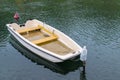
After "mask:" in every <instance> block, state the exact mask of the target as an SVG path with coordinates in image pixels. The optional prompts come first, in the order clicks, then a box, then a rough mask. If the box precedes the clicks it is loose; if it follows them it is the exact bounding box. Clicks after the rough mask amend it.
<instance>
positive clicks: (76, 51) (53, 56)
mask: <svg viewBox="0 0 120 80" xmlns="http://www.w3.org/2000/svg"><path fill="white" fill-rule="evenodd" d="M32 21H33V22H35V23H37V26H38V25H42V26H44V28H45V29H44V31H47V32H48V33H50V35H53V34H56V35H57V37H58V40H59V41H60V42H62V43H63V44H65V46H67V47H68V48H69V49H70V50H72V51H70V50H68V48H67V50H68V51H69V52H66V51H65V54H64V55H63V54H62V55H61V54H59V53H58V52H54V51H50V50H49V49H47V48H45V47H42V46H39V45H37V44H36V43H34V42H31V41H30V40H28V39H27V38H25V37H24V36H23V35H21V32H20V31H18V30H16V28H15V27H16V26H11V24H7V25H6V26H7V28H8V31H9V32H10V34H11V35H12V36H13V37H15V39H16V40H17V41H18V42H19V43H20V44H21V45H23V46H24V47H26V48H27V49H28V50H30V51H31V52H33V53H35V54H36V55H38V56H40V57H42V58H44V59H46V60H49V61H51V62H55V63H58V62H63V61H65V60H70V59H74V58H75V57H77V56H79V55H80V53H81V51H82V48H81V47H80V46H79V45H78V44H77V43H76V42H74V41H73V40H72V39H71V38H69V37H68V36H67V35H65V34H64V33H62V32H61V31H59V30H57V29H55V28H53V27H51V26H49V25H47V24H44V23H42V22H41V21H38V20H32ZM26 23H27V22H26ZM28 26H29V25H28ZM29 27H30V26H29ZM19 28H20V26H19ZM23 28H27V27H25V26H24V27H22V31H24V29H23ZM33 28H34V27H33ZM35 29H36V28H35ZM46 29H47V30H46ZM27 30H28V28H27ZM48 30H49V31H50V32H49V31H48ZM28 34H29V33H28ZM52 37H53V36H52ZM50 38H51V37H50ZM37 42H38V41H37ZM62 46H63V45H62ZM50 47H51V46H50ZM57 48H59V47H55V48H54V49H57ZM58 50H59V51H60V50H61V51H62V47H60V49H58Z"/></svg>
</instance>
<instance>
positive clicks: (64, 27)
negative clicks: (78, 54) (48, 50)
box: [0, 0, 120, 80]
mask: <svg viewBox="0 0 120 80" xmlns="http://www.w3.org/2000/svg"><path fill="white" fill-rule="evenodd" d="M0 3H1V4H0V80H119V79H120V77H119V76H120V60H119V59H120V1H119V0H109V1H108V0H0ZM16 11H17V12H18V13H19V15H20V21H19V23H23V22H25V21H26V20H28V19H34V18H36V19H38V20H41V21H43V22H45V23H47V24H49V25H51V26H53V27H55V28H57V29H59V30H60V31H62V32H64V33H65V34H67V35H68V36H70V37H71V38H72V39H73V40H74V41H76V42H77V43H78V44H79V45H80V46H82V47H83V46H84V45H86V46H87V49H88V59H87V64H86V74H85V75H83V74H81V70H82V67H81V63H80V61H78V62H67V63H62V64H59V65H58V64H52V63H50V62H46V61H45V60H44V59H40V58H37V57H36V56H35V55H33V56H31V55H30V56H31V57H27V56H26V55H24V53H31V52H28V51H27V50H26V49H23V48H22V47H20V46H19V44H17V42H16V41H15V40H11V38H10V34H9V32H8V31H7V28H6V26H5V25H6V24H7V23H10V22H14V19H13V15H14V13H15V12H16ZM12 43H13V44H12ZM15 46H16V47H15ZM17 48H19V50H18V49H17Z"/></svg>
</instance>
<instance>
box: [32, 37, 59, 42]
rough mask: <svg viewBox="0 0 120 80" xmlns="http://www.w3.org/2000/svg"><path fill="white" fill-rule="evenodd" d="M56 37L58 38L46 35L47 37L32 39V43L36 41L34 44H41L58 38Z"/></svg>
mask: <svg viewBox="0 0 120 80" xmlns="http://www.w3.org/2000/svg"><path fill="white" fill-rule="evenodd" d="M56 39H57V37H56V36H50V37H46V38H43V39H39V40H35V41H32V43H34V44H41V43H45V42H49V41H53V40H56Z"/></svg>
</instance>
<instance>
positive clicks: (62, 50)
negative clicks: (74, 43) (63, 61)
mask: <svg viewBox="0 0 120 80" xmlns="http://www.w3.org/2000/svg"><path fill="white" fill-rule="evenodd" d="M38 46H40V47H42V48H44V49H47V50H49V51H51V52H54V53H56V54H59V55H66V54H69V53H73V52H74V51H73V50H72V49H70V48H68V47H67V46H66V45H64V44H63V43H61V42H60V41H58V40H55V41H51V42H48V43H45V44H39V45H38Z"/></svg>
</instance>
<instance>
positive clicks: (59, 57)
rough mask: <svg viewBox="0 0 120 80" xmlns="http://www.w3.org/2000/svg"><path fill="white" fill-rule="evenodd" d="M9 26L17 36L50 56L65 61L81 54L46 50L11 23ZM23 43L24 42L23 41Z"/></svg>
mask: <svg viewBox="0 0 120 80" xmlns="http://www.w3.org/2000/svg"><path fill="white" fill-rule="evenodd" d="M7 26H8V27H9V28H10V29H11V31H12V32H13V33H14V34H15V35H16V36H18V37H19V38H20V39H21V40H23V41H24V42H25V43H27V44H28V45H30V46H32V47H34V48H35V49H37V50H40V51H42V52H44V53H46V54H48V55H50V56H53V57H55V58H57V59H60V60H62V61H64V60H67V59H69V58H72V57H73V55H74V57H75V56H77V55H79V53H78V52H77V53H74V54H73V53H68V54H66V55H58V54H55V53H53V52H50V51H48V50H46V49H44V48H41V47H38V46H37V45H35V44H33V43H31V42H30V41H29V40H27V39H25V38H24V37H23V36H21V35H20V34H19V33H18V32H16V31H15V30H14V29H13V28H12V27H10V26H9V25H7ZM21 44H22V43H21ZM35 54H37V53H35ZM37 55H39V54H37ZM39 56H40V55H39Z"/></svg>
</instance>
